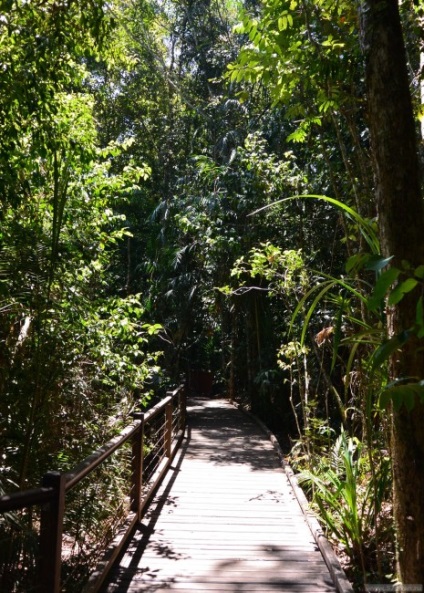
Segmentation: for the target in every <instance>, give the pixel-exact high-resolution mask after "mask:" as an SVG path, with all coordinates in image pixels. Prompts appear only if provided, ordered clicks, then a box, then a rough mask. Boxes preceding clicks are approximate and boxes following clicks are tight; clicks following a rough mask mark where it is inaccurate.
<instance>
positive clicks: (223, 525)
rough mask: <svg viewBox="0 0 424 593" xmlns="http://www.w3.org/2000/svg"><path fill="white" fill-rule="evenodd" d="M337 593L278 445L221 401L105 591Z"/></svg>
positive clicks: (196, 421) (196, 410)
mask: <svg viewBox="0 0 424 593" xmlns="http://www.w3.org/2000/svg"><path fill="white" fill-rule="evenodd" d="M136 591H137V593H143V592H144V593H150V592H152V593H153V592H155V593H161V592H162V591H163V592H165V591H166V592H167V593H169V592H170V591H176V592H178V593H193V592H194V591H196V593H201V592H203V591H204V592H205V593H218V592H219V593H227V592H231V593H271V592H272V593H275V592H276V591H286V592H287V593H290V592H293V593H327V592H328V593H335V587H334V584H333V583H332V580H331V577H330V574H329V571H328V569H327V566H326V564H325V562H324V560H323V558H322V556H321V553H320V552H319V551H318V548H317V545H316V542H315V540H314V538H313V536H312V533H311V531H310V529H309V527H308V525H307V523H306V520H305V517H304V515H303V512H302V509H301V508H300V505H299V503H298V501H297V499H296V497H295V495H294V493H293V490H292V487H291V485H290V482H289V480H288V479H287V476H286V474H285V473H284V472H283V471H282V469H281V465H280V461H279V459H278V456H277V455H276V453H275V449H274V447H273V446H272V444H270V442H269V440H268V439H267V437H266V435H264V434H263V433H262V431H261V430H260V428H259V427H258V426H257V425H256V424H255V423H253V422H251V421H250V420H249V419H248V418H246V416H245V415H243V414H242V413H240V412H239V411H238V410H236V409H235V408H233V407H232V406H230V405H229V404H228V403H227V402H224V401H222V400H221V401H219V400H203V401H201V400H196V401H194V402H192V405H191V406H190V407H189V431H188V435H187V438H186V440H185V442H184V443H183V447H182V448H181V450H180V452H179V453H178V454H177V456H176V458H175V459H174V461H173V463H172V466H171V469H170V471H169V472H168V474H167V476H166V477H165V480H164V482H163V483H162V485H161V486H160V488H159V490H158V492H157V495H156V497H155V499H154V501H153V503H152V505H151V507H150V509H149V510H148V512H147V513H146V515H145V517H144V518H143V521H142V523H141V524H140V526H139V528H138V529H137V531H136V533H135V534H134V537H133V539H132V541H131V543H130V544H129V546H128V548H127V552H126V554H125V555H124V556H123V558H122V559H121V561H120V563H119V565H118V566H117V567H116V568H115V569H114V571H113V575H112V578H111V580H110V581H109V584H108V585H107V586H105V588H104V590H103V593H124V592H125V593H135V592H136Z"/></svg>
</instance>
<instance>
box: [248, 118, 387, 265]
mask: <svg viewBox="0 0 424 593" xmlns="http://www.w3.org/2000/svg"><path fill="white" fill-rule="evenodd" d="M303 133H304V136H305V137H306V131H305V130H303ZM295 134H299V130H296V132H294V133H293V134H290V136H288V137H287V140H289V139H290V138H291V139H293V140H295V141H296V140H297V141H299V138H296V139H295V138H294V136H295ZM298 199H315V200H322V201H324V202H328V203H329V204H332V205H333V206H335V207H336V208H338V209H339V210H342V211H343V212H345V214H347V215H348V216H349V217H350V218H352V219H353V220H354V221H355V222H356V223H357V225H358V227H359V229H360V231H361V234H362V236H363V237H364V239H365V241H366V242H367V243H368V245H369V247H370V249H371V251H372V253H374V254H378V253H380V242H379V240H378V237H377V234H376V232H375V230H374V228H373V226H372V223H371V221H369V220H368V219H366V218H363V217H362V216H361V215H360V214H359V213H358V212H356V210H354V209H353V208H351V207H350V206H348V205H347V204H344V203H343V202H340V200H336V199H335V198H330V197H329V196H323V195H318V194H301V195H298V196H290V197H289V198H283V199H281V200H277V201H275V202H272V204H267V205H266V206H263V207H262V208H258V209H257V210H255V211H254V212H252V213H251V214H250V215H249V216H253V215H254V214H258V213H259V212H262V210H265V209H267V208H271V207H272V206H276V205H277V204H282V203H283V202H287V201H289V200H290V201H291V200H298Z"/></svg>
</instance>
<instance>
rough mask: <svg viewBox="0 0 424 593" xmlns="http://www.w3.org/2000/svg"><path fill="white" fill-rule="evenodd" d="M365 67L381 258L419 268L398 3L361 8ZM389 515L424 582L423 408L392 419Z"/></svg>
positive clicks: (407, 321) (399, 358) (393, 370)
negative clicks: (391, 488) (391, 492)
mask: <svg viewBox="0 0 424 593" xmlns="http://www.w3.org/2000/svg"><path fill="white" fill-rule="evenodd" d="M361 29H362V31H361V32H362V38H363V44H364V53H365V61H366V88H367V101H368V118H369V122H368V123H369V128H370V138H371V148H372V153H373V165H374V175H375V192H376V203H377V211H378V220H379V228H380V236H381V246H382V253H383V255H385V256H388V255H393V256H394V262H395V265H397V266H399V265H401V262H402V261H408V262H409V263H410V264H412V265H413V266H417V265H419V264H422V263H424V240H423V229H424V208H423V201H422V196H421V190H420V173H419V164H418V155H417V145H416V130H415V123H414V117H413V110H412V103H411V95H410V91H409V82H408V76H407V68H406V56H405V47H404V42H403V36H402V29H401V22H400V16H399V10H398V4H397V0H367V1H365V2H363V3H361ZM417 298H418V296H417V293H416V292H414V293H411V294H410V295H408V298H404V299H403V300H402V301H401V302H400V303H399V304H398V305H397V306H396V307H394V308H393V309H390V310H389V311H388V333H389V336H390V335H394V334H398V333H399V332H401V331H402V330H404V329H407V328H409V327H412V326H413V325H414V323H415V308H416V302H417ZM423 371H424V350H423V348H422V344H421V345H418V344H417V343H416V340H414V339H411V340H409V341H408V342H407V344H406V345H405V347H404V348H403V349H402V351H401V352H396V353H395V354H394V355H393V356H392V359H391V361H390V374H391V378H392V379H395V378H402V377H403V378H406V377H409V378H412V379H411V380H412V381H414V382H415V381H417V380H419V379H421V378H422V376H423ZM392 438H393V442H392V447H393V473H394V513H395V521H396V528H397V538H398V541H397V543H398V570H399V578H400V580H401V582H403V583H404V584H423V583H424V406H423V405H422V404H421V403H419V402H417V403H416V405H415V407H414V409H413V411H412V412H411V413H409V412H408V411H407V410H406V409H404V408H402V409H401V410H400V411H397V412H394V413H393V430H392Z"/></svg>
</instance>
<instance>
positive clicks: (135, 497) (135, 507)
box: [131, 412, 144, 520]
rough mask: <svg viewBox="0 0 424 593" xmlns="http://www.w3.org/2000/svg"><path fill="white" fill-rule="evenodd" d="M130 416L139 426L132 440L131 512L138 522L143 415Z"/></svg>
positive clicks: (142, 448) (141, 474)
mask: <svg viewBox="0 0 424 593" xmlns="http://www.w3.org/2000/svg"><path fill="white" fill-rule="evenodd" d="M132 416H133V418H134V420H140V426H139V427H138V430H137V431H136V432H135V433H134V436H133V440H132V459H131V464H132V484H131V510H132V511H133V512H134V513H136V514H137V518H138V520H140V519H141V503H142V493H141V486H142V483H143V461H144V414H143V413H142V412H134V414H132Z"/></svg>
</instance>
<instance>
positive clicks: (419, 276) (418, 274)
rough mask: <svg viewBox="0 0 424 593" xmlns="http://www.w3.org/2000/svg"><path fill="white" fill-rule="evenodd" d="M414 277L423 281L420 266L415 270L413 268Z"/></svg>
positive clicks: (422, 270)
mask: <svg viewBox="0 0 424 593" xmlns="http://www.w3.org/2000/svg"><path fill="white" fill-rule="evenodd" d="M414 275H415V276H416V277H417V278H420V280H423V279H424V266H423V265H421V266H418V267H417V268H415V270H414Z"/></svg>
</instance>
